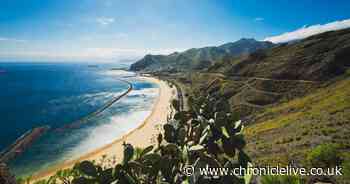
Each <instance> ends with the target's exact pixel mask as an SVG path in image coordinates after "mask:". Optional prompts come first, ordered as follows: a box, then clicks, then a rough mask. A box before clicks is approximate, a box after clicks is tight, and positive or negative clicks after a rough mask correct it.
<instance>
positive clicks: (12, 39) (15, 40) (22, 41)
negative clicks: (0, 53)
mask: <svg viewBox="0 0 350 184" xmlns="http://www.w3.org/2000/svg"><path fill="white" fill-rule="evenodd" d="M0 42H15V43H24V42H27V40H20V39H14V38H5V37H0Z"/></svg>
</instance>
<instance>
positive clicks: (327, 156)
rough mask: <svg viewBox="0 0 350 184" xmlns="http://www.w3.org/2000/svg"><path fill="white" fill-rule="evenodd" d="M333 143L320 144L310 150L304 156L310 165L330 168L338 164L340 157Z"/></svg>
mask: <svg viewBox="0 0 350 184" xmlns="http://www.w3.org/2000/svg"><path fill="white" fill-rule="evenodd" d="M337 148H338V146H337V145H335V144H322V145H319V146H317V147H316V148H314V149H313V150H311V151H310V152H309V153H308V154H307V157H306V162H307V164H308V165H309V166H310V167H322V168H332V167H335V166H338V165H340V163H341V158H340V156H339V154H338V152H337Z"/></svg>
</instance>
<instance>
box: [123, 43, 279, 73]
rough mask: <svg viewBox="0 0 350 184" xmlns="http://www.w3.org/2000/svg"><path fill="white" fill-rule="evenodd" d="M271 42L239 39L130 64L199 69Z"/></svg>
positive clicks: (135, 67)
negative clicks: (216, 45)
mask: <svg viewBox="0 0 350 184" xmlns="http://www.w3.org/2000/svg"><path fill="white" fill-rule="evenodd" d="M272 46H273V44H272V43H271V42H260V41H256V40H254V39H241V40H238V41H236V42H233V43H226V44H224V45H221V46H218V47H204V48H199V49H195V48H193V49H189V50H186V51H184V52H180V53H179V52H175V53H173V54H170V55H146V56H145V57H144V58H142V59H141V60H139V61H137V62H136V63H134V64H132V65H131V67H130V70H132V71H141V70H142V71H165V70H167V71H185V70H190V69H192V70H200V69H203V68H207V67H209V66H211V65H212V64H213V63H215V61H218V60H221V59H222V58H224V57H225V56H230V57H234V56H239V55H241V54H249V53H252V52H254V51H256V50H259V49H266V48H270V47H272Z"/></svg>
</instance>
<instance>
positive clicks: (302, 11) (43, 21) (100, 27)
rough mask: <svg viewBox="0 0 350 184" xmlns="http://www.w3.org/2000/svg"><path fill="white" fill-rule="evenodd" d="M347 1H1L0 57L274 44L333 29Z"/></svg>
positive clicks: (86, 57)
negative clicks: (249, 41) (245, 42)
mask: <svg viewBox="0 0 350 184" xmlns="http://www.w3.org/2000/svg"><path fill="white" fill-rule="evenodd" d="M349 7H350V1H347V0H343V1H341V0H339V1H329V0H317V1H316V0H314V1H312V0H304V1H287V0H274V1H273V0H271V1H268V0H265V1H262V0H261V1H257V0H245V1H243V0H242V1H238V0H220V1H217V0H123V1H121V0H79V1H78V0H46V1H44V0H42V1H39V0H1V1H0V60H2V61H25V60H28V61H33V60H35V61H117V60H122V59H135V58H139V57H142V56H143V55H144V54H147V53H153V54H166V53H170V52H173V51H182V50H185V49H188V48H192V47H204V46H211V45H220V44H223V43H225V42H230V41H236V40H238V39H240V38H242V37H249V38H256V39H258V40H264V39H266V38H267V39H268V40H272V41H276V40H277V41H276V42H278V41H281V40H282V41H283V39H284V40H288V38H285V37H286V36H287V37H290V36H291V35H290V34H287V35H286V34H285V35H283V33H286V32H293V31H295V30H298V29H305V28H308V27H311V28H312V30H313V31H312V32H313V33H314V32H315V30H320V29H323V25H324V24H327V23H333V24H331V25H329V26H328V27H331V28H333V27H334V26H335V27H337V26H338V24H339V22H336V21H342V20H347V19H349V18H350V11H348V10H349ZM334 22H335V23H334ZM318 24H320V25H319V26H318V27H317V26H316V27H312V26H313V25H318ZM341 24H342V26H343V27H344V26H348V25H350V23H349V22H341ZM311 28H309V30H310V29H311ZM316 32H317V31H316ZM299 33H300V30H299ZM281 34H282V35H283V36H284V37H283V38H282V37H274V39H270V38H272V36H276V35H281ZM310 34H311V33H310ZM292 36H297V37H298V36H300V35H299V34H292Z"/></svg>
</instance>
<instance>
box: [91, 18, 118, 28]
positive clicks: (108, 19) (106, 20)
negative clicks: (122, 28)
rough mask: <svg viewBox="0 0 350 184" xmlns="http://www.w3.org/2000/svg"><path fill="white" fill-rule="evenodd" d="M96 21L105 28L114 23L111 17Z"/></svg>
mask: <svg viewBox="0 0 350 184" xmlns="http://www.w3.org/2000/svg"><path fill="white" fill-rule="evenodd" d="M96 21H97V23H99V24H101V25H104V26H106V25H109V24H112V23H113V22H114V21H115V19H114V18H111V17H99V18H97V19H96Z"/></svg>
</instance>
